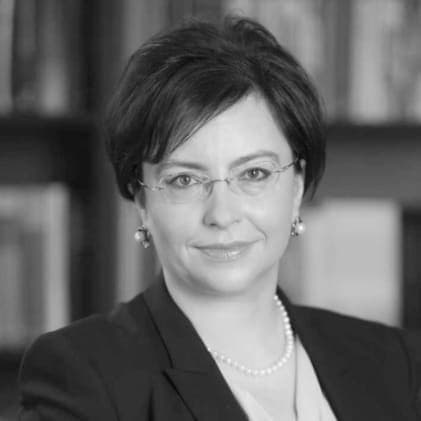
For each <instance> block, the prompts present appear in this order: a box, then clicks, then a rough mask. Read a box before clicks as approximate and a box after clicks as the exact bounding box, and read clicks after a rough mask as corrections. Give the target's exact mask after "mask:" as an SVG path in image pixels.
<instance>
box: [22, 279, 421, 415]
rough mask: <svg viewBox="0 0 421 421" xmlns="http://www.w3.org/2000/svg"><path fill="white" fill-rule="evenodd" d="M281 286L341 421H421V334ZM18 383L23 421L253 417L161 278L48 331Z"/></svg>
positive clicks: (35, 346) (29, 354)
mask: <svg viewBox="0 0 421 421" xmlns="http://www.w3.org/2000/svg"><path fill="white" fill-rule="evenodd" d="M279 293H280V294H281V298H282V300H283V302H284V303H285V305H286V307H287V310H288V311H289V314H290V317H291V321H292V325H293V328H294V330H295V332H296V333H297V334H298V335H299V337H300V339H301V341H302V343H303V345H304V347H305V349H306V350H307V352H308V354H309V356H310V359H311V360H312V362H313V365H314V367H315V370H316V373H317V376H318V378H319V382H320V384H321V387H322V389H323V391H324V393H325V396H326V398H327V400H328V401H329V403H330V405H331V407H332V409H333V411H334V413H335V414H336V416H337V418H338V420H340V421H376V420H378V421H392V420H393V421H415V420H421V416H420V415H418V416H417V415H416V414H417V409H416V405H417V404H416V399H417V394H418V393H419V392H418V391H419V380H420V378H421V351H420V350H421V340H420V338H419V337H418V336H416V335H413V336H410V335H409V334H407V333H405V332H403V331H401V330H398V329H394V328H390V327H385V326H382V325H380V324H377V323H371V322H365V321H361V320H358V319H355V318H351V317H346V316H341V315H338V314H335V313H332V312H328V311H324V310H316V309H311V308H306V307H299V306H294V305H291V304H290V303H289V302H288V300H287V299H286V297H284V296H283V294H282V292H279ZM20 386H21V394H22V400H21V405H22V410H21V414H20V420H22V421H35V420H60V421H70V420H72V421H74V420H93V421H117V420H119V421H129V420H130V421H131V420H138V421H140V420H154V421H170V420H171V421H182V420H183V421H184V420H200V421H216V420H223V421H245V420H246V419H247V417H246V415H245V414H244V412H243V410H242V409H241V407H240V406H239V405H238V403H237V401H236V400H235V398H234V396H233V394H232V393H231V391H230V389H229V387H228V386H227V384H226V382H225V380H224V378H223V376H222V375H221V373H220V372H219V369H218V367H217V365H216V364H215V362H214V360H213V358H212V357H211V356H210V355H209V353H208V352H207V351H206V348H205V346H204V344H203V343H202V341H201V339H200V338H199V336H198V334H197V333H196V331H195V330H194V328H193V326H192V324H191V323H190V321H189V320H188V319H187V318H186V316H185V315H184V314H183V313H182V311H181V310H180V309H179V308H178V307H177V305H176V304H175V303H174V301H173V300H172V299H171V297H170V295H169V293H168V291H167V289H166V287H165V284H164V282H163V281H162V280H161V281H159V282H157V283H156V284H155V285H154V286H153V287H152V288H150V289H149V290H148V291H147V292H146V293H144V294H140V295H138V296H137V297H136V298H134V299H133V300H132V301H131V302H129V303H127V304H122V305H120V306H119V307H118V308H117V309H116V310H115V311H114V312H113V313H112V314H111V315H109V316H108V317H107V316H92V317H89V318H87V319H84V320H81V321H78V322H76V323H74V324H73V325H71V326H69V327H66V328H64V329H61V330H58V331H55V332H52V333H48V334H46V335H43V336H41V337H40V338H39V339H38V340H37V341H35V343H34V344H33V345H32V346H31V347H30V348H29V350H28V351H27V353H26V355H25V357H24V361H23V365H22V367H21V373H20ZM418 405H419V404H418Z"/></svg>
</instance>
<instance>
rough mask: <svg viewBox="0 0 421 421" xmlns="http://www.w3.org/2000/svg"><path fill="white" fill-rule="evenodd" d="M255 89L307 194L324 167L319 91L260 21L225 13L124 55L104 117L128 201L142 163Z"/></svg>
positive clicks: (113, 159) (159, 155) (109, 146)
mask: <svg viewBox="0 0 421 421" xmlns="http://www.w3.org/2000/svg"><path fill="white" fill-rule="evenodd" d="M252 92H255V93H258V94H259V95H261V96H262V97H263V98H264V99H265V100H266V102H267V104H268V105H269V108H270V110H271V111H272V113H273V116H274V118H275V121H276V122H277V123H278V124H279V126H280V128H281V130H282V132H283V133H284V135H285V136H286V139H287V141H288V143H289V145H290V147H291V149H292V151H293V153H294V154H295V156H296V157H298V158H300V159H304V160H305V161H306V168H305V191H307V190H308V189H309V187H310V186H312V187H313V193H314V191H315V189H316V186H317V184H318V182H319V180H320V178H321V176H322V174H323V171H324V164H325V130H324V119H323V112H322V108H321V105H320V100H319V97H318V94H317V92H316V90H315V88H314V87H313V84H312V82H311V81H310V79H309V77H308V75H307V74H306V72H305V71H304V69H303V68H302V67H301V66H300V65H299V63H298V62H297V61H296V60H295V59H294V57H293V56H292V55H291V54H290V53H289V52H288V51H286V50H285V49H284V48H283V47H281V46H280V45H279V43H278V42H277V41H276V39H275V38H274V36H273V35H272V34H271V33H270V32H268V31H267V30H266V29H265V28H264V27H263V26H262V25H260V24H259V23H257V22H255V21H253V20H251V19H248V18H240V17H233V16H230V17H226V18H225V19H224V20H223V22H221V23H220V24H214V23H210V22H204V21H196V20H195V21H190V22H188V23H185V24H183V25H182V26H179V27H177V28H175V29H172V30H170V31H167V32H164V33H162V34H158V35H157V36H155V37H153V38H151V39H150V40H149V41H148V42H146V43H145V44H143V45H142V46H141V47H140V48H139V49H138V50H137V51H136V52H135V53H134V54H133V55H132V56H131V58H130V60H129V62H128V64H127V67H126V68H125V70H124V72H123V75H122V77H121V79H120V82H119V84H118V86H117V90H116V92H115V94H114V96H113V98H112V100H111V102H110V105H109V108H108V112H107V116H106V119H105V130H106V138H107V152H108V155H109V157H110V160H111V162H112V164H113V167H114V171H115V175H116V179H117V183H118V186H119V189H120V192H121V194H122V196H123V197H125V198H127V199H130V200H133V198H134V194H135V193H136V189H137V187H136V186H137V185H138V183H137V181H136V180H137V179H139V178H140V177H141V176H142V174H141V164H142V162H150V163H158V162H160V161H161V160H162V159H163V157H164V156H165V155H166V154H168V153H170V152H172V151H173V150H174V149H176V148H177V147H178V146H179V145H180V144H182V143H183V142H185V141H186V140H187V139H188V138H189V137H190V136H191V135H192V134H193V133H194V132H195V131H196V130H198V129H199V128H200V127H202V126H203V125H204V124H205V123H206V122H208V121H209V120H210V119H212V118H213V117H215V116H216V115H218V114H219V113H221V112H223V111H224V110H226V109H227V108H228V107H230V106H231V105H233V104H235V103H236V102H238V101H239V100H240V99H242V98H243V97H245V96H246V95H248V94H250V93H252Z"/></svg>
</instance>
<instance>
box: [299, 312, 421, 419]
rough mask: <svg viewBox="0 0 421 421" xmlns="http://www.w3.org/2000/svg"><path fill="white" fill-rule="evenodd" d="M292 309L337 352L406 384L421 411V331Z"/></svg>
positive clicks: (303, 322)
mask: <svg viewBox="0 0 421 421" xmlns="http://www.w3.org/2000/svg"><path fill="white" fill-rule="evenodd" d="M294 312H295V313H296V315H297V318H299V319H300V320H301V322H302V324H305V325H308V326H310V329H314V330H317V332H318V335H319V336H320V337H321V339H322V341H324V342H325V343H326V344H331V346H332V347H334V348H335V350H338V352H342V353H344V354H346V355H349V356H350V358H357V359H360V361H362V360H364V361H367V362H369V363H370V364H371V365H372V366H376V367H379V368H380V372H381V373H382V376H383V380H384V381H387V379H390V382H391V383H396V382H398V383H399V384H406V385H408V387H409V389H408V390H409V391H410V392H409V393H410V394H411V395H412V396H414V397H415V401H416V402H417V403H416V404H417V405H418V406H419V409H418V410H419V411H420V413H421V331H409V330H406V329H402V328H399V327H393V326H388V325H385V324H382V323H378V322H374V321H368V320H364V319H361V318H358V317H352V316H348V315H344V314H340V313H337V312H333V311H329V310H324V309H319V308H313V307H306V306H294Z"/></svg>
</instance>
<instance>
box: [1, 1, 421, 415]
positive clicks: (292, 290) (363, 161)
mask: <svg viewBox="0 0 421 421" xmlns="http://www.w3.org/2000/svg"><path fill="white" fill-rule="evenodd" d="M226 13H236V14H240V15H244V16H250V17H253V18H256V19H257V20H259V21H260V22H261V23H263V24H264V25H266V26H267V27H268V28H269V29H270V30H271V31H272V32H273V33H274V34H275V35H276V37H277V38H278V39H279V41H280V42H281V43H282V44H284V45H285V46H286V47H287V48H289V49H290V50H291V51H292V52H293V53H294V54H295V55H296V56H297V57H298V58H299V60H300V61H301V62H302V63H303V64H304V66H305V68H306V69H307V70H308V71H309V73H310V74H311V76H312V77H313V79H314V81H315V83H316V85H317V86H318V88H319V90H320V92H321V94H322V96H323V98H324V102H325V107H326V110H327V114H328V119H329V126H328V148H327V151H328V155H327V171H326V174H325V178H324V179H323V181H322V184H321V186H320V189H319V191H318V193H317V195H316V197H315V198H314V200H313V201H311V202H307V203H306V204H305V207H304V210H303V217H304V219H305V222H306V224H307V227H308V229H307V232H306V234H305V235H304V236H303V237H301V238H300V239H298V240H293V241H292V242H291V244H290V247H289V249H288V251H287V256H286V257H285V259H284V260H283V262H282V265H281V269H280V282H281V283H282V285H283V286H284V288H285V289H286V290H287V292H288V293H289V294H290V295H291V297H292V298H293V299H294V300H295V301H297V302H300V303H307V304H312V305H316V306H321V307H326V308H332V309H335V310H339V311H341V312H345V313H349V314H354V315H358V316H361V317H365V318H369V319H372V320H379V321H383V322H385V323H388V324H391V325H400V326H406V327H410V328H421V256H419V254H420V252H419V250H420V249H421V48H420V46H421V0H154V1H149V0H120V1H113V0H91V1H84V0H0V420H3V419H4V420H10V419H15V418H16V415H15V414H16V407H17V386H16V373H17V370H18V366H19V361H20V359H21V356H22V353H23V350H24V348H25V347H26V346H27V344H28V343H30V341H31V340H33V339H34V338H35V337H36V336H37V335H39V334H40V333H42V332H45V331H48V330H51V329H55V328H57V327H60V326H62V325H64V324H66V323H68V322H70V321H72V320H75V319H78V318H80V317H83V316H86V315H88V314H91V313H94V312H104V311H107V310H109V309H110V308H111V307H112V306H113V305H114V304H115V303H116V302H118V301H121V300H125V299H128V298H130V297H131V296H133V295H135V294H136V293H137V292H139V291H140V290H142V289H143V288H145V287H146V286H147V285H148V284H149V283H150V282H151V280H152V279H153V276H154V273H156V272H157V271H158V270H159V268H158V263H157V262H156V259H155V256H154V254H153V251H151V250H150V249H148V250H147V251H144V250H140V249H139V248H138V247H137V246H136V244H135V243H134V241H133V232H134V230H135V229H136V227H137V225H138V219H137V215H136V213H135V211H134V209H133V207H132V205H131V204H129V203H126V202H123V201H122V200H120V199H119V198H118V196H117V193H116V189H115V187H114V184H113V176H112V174H111V168H110V167H109V165H108V164H107V162H106V160H105V154H104V151H103V146H102V137H101V118H102V112H103V109H104V106H105V104H106V101H107V98H108V97H109V95H110V92H111V90H112V87H113V86H114V85H115V83H116V81H117V79H118V77H119V74H120V72H121V70H122V68H123V65H124V63H125V61H126V60H127V58H128V56H129V55H130V54H131V53H132V52H133V51H134V50H135V49H136V48H137V47H138V46H139V45H140V43H141V42H142V41H144V40H145V39H147V38H148V37H149V36H150V35H152V34H153V33H155V32H157V31H159V30H161V29H163V28H167V27H169V26H171V25H174V24H176V23H177V22H180V21H181V20H183V19H184V18H185V17H189V16H196V17H205V18H209V19H215V20H218V19H220V18H221V17H222V16H223V15H224V14H226Z"/></svg>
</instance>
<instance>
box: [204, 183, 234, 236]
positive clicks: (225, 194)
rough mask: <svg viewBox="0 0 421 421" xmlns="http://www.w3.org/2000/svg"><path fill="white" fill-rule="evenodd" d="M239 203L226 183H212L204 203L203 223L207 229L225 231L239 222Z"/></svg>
mask: <svg viewBox="0 0 421 421" xmlns="http://www.w3.org/2000/svg"><path fill="white" fill-rule="evenodd" d="M220 181H223V180H220ZM240 202H241V200H240V198H239V197H238V196H237V195H235V194H234V193H233V192H232V191H231V189H230V187H229V185H228V183H227V182H216V183H213V185H212V188H211V191H210V192H209V196H208V197H207V199H206V200H205V201H204V206H205V209H204V215H203V223H204V224H205V225H206V226H208V227H212V228H218V229H226V228H228V227H229V226H230V225H231V224H235V223H236V222H239V221H240V219H241V217H240V212H241V209H240Z"/></svg>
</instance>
